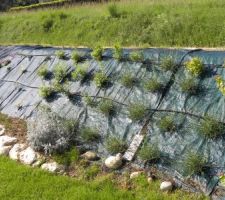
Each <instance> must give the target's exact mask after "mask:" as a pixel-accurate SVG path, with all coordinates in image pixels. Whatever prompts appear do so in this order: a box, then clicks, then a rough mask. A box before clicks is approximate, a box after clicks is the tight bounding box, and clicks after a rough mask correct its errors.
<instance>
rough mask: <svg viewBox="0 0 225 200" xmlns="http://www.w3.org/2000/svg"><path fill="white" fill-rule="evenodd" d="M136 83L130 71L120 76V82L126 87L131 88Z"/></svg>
mask: <svg viewBox="0 0 225 200" xmlns="http://www.w3.org/2000/svg"><path fill="white" fill-rule="evenodd" d="M136 83H137V78H136V77H135V76H133V75H132V74H131V73H127V74H124V75H123V76H122V77H121V84H122V85H123V86H125V87H126V88H132V87H133V86H134V85H135V84H136Z"/></svg>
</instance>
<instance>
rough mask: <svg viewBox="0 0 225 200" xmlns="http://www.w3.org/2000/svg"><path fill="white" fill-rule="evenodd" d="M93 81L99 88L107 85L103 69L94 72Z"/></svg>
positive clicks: (107, 80)
mask: <svg viewBox="0 0 225 200" xmlns="http://www.w3.org/2000/svg"><path fill="white" fill-rule="evenodd" d="M94 82H95V85H96V86H97V87H98V88H101V87H105V86H106V85H107V83H108V82H109V79H108V77H107V76H106V75H105V73H104V72H103V71H99V72H97V73H95V76H94Z"/></svg>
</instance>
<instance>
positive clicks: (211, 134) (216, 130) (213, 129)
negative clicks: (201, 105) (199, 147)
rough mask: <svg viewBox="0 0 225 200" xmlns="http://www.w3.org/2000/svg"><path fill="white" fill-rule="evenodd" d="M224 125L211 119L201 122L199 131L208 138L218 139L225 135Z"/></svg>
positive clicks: (207, 118) (206, 118)
mask: <svg viewBox="0 0 225 200" xmlns="http://www.w3.org/2000/svg"><path fill="white" fill-rule="evenodd" d="M224 128H225V127H224V125H223V124H222V123H220V122H218V121H216V120H215V119H213V118H211V117H205V119H204V120H202V121H201V123H200V126H199V131H200V133H201V134H202V135H204V136H205V137H207V138H216V137H219V136H221V135H223V134H224Z"/></svg>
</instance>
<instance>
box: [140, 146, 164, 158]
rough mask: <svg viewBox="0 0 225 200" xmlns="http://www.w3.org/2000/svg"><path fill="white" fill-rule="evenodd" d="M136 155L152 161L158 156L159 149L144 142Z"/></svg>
mask: <svg viewBox="0 0 225 200" xmlns="http://www.w3.org/2000/svg"><path fill="white" fill-rule="evenodd" d="M138 156H139V157H140V159H141V160H144V161H153V160H158V159H159V158H160V151H159V149H158V147H157V146H155V145H147V144H144V145H143V146H142V148H141V149H140V150H139V152H138Z"/></svg>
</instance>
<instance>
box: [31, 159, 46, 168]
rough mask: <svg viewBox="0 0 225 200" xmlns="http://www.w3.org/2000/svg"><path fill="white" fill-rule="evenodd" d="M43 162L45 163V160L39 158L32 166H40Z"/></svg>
mask: <svg viewBox="0 0 225 200" xmlns="http://www.w3.org/2000/svg"><path fill="white" fill-rule="evenodd" d="M43 163H44V161H43V160H37V161H35V162H34V163H33V164H32V167H39V166H40V165H41V164H43Z"/></svg>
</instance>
